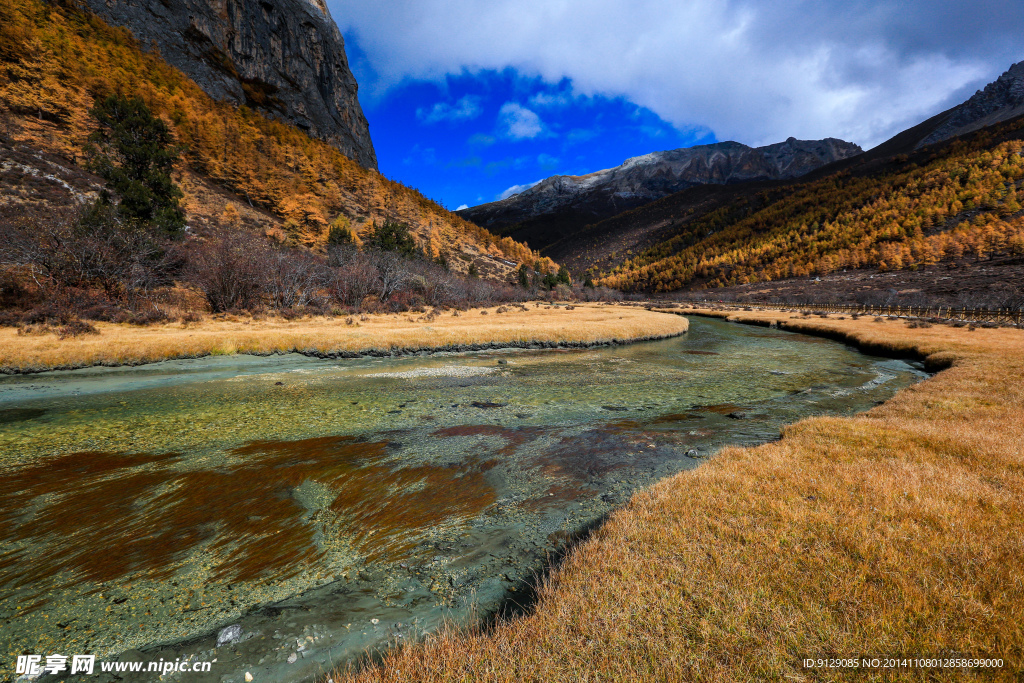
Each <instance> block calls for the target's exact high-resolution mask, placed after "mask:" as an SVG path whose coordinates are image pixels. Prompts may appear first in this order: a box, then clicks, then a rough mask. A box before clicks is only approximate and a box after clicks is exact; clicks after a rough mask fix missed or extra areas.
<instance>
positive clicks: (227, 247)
mask: <svg viewBox="0 0 1024 683" xmlns="http://www.w3.org/2000/svg"><path fill="white" fill-rule="evenodd" d="M269 249H270V246H269V245H268V244H267V243H266V241H265V240H261V239H259V238H257V237H255V236H254V235H250V234H248V233H244V232H225V233H222V234H220V235H218V236H216V237H215V238H213V239H211V240H209V241H207V242H204V243H200V244H196V245H193V249H192V250H191V252H190V254H189V257H190V258H189V271H188V276H189V279H190V280H191V282H193V283H195V284H196V285H197V286H198V287H199V288H200V290H202V292H203V294H204V295H205V296H206V300H207V302H208V303H209V304H210V310H212V311H213V312H214V313H220V312H223V311H229V310H232V309H243V310H255V309H258V308H259V307H260V305H261V304H262V299H263V294H264V292H265V289H266V285H265V282H266V281H265V267H266V264H267V261H268V256H270V255H269V254H268V250H269Z"/></svg>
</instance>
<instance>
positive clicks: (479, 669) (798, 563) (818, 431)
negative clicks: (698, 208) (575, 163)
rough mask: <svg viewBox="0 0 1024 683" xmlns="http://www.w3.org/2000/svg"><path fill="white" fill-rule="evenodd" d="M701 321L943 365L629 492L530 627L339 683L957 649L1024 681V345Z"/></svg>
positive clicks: (565, 570)
mask: <svg viewBox="0 0 1024 683" xmlns="http://www.w3.org/2000/svg"><path fill="white" fill-rule="evenodd" d="M702 313H705V314H710V315H718V316H720V317H729V318H731V319H736V320H741V321H746V322H757V323H760V324H768V323H770V322H776V323H777V324H779V325H780V326H781V327H785V328H787V329H791V330H797V331H802V332H808V333H812V334H824V335H829V336H833V337H839V338H844V339H846V340H848V341H850V342H852V343H856V344H860V345H862V346H864V347H870V348H871V349H873V350H875V351H876V352H877V351H885V352H887V353H891V354H898V355H904V354H907V355H914V356H918V357H924V358H927V359H928V361H929V362H930V363H932V364H933V365H935V366H937V367H947V368H948V369H946V370H944V371H942V372H940V373H939V374H937V375H935V376H934V377H932V378H930V379H928V380H927V381H925V382H922V383H920V384H917V385H915V386H913V387H910V388H908V389H906V390H904V391H902V392H900V393H899V394H897V395H896V396H895V397H894V398H893V399H892V400H890V401H888V402H886V403H885V404H883V405H880V406H878V407H876V408H875V409H873V410H871V411H869V412H867V413H864V414H862V415H859V416H856V417H851V418H839V417H815V418H811V419H807V420H804V421H801V422H799V423H797V424H794V425H792V426H789V427H786V428H785V430H784V432H783V438H782V439H781V440H780V441H777V442H774V443H770V444H766V445H763V446H760V447H757V448H727V449H724V450H723V451H722V452H721V453H719V454H718V455H717V456H716V457H714V458H713V459H711V460H710V461H709V462H708V463H706V464H705V465H704V466H702V467H700V468H698V469H697V470H694V471H691V472H686V473H683V474H680V475H677V476H675V477H672V478H669V479H667V480H664V481H662V482H660V483H659V484H657V485H655V486H654V487H652V488H651V489H649V490H647V491H644V492H642V493H639V494H637V495H635V496H634V497H633V499H632V500H631V501H630V502H629V504H628V505H627V506H625V507H624V508H623V509H621V510H619V511H617V512H616V513H615V514H613V515H612V516H611V518H610V519H609V520H608V521H607V523H606V524H604V525H603V526H602V528H601V529H600V530H599V531H597V532H596V533H595V534H594V535H593V536H592V537H591V538H590V539H589V540H587V541H586V542H584V543H582V544H581V545H579V546H577V547H576V548H575V549H574V551H573V552H572V553H571V554H570V555H569V556H568V558H567V559H566V560H565V562H564V563H563V564H562V565H561V566H560V567H559V568H558V569H557V570H556V571H555V572H554V573H553V575H552V576H551V577H550V579H549V580H548V581H546V583H545V584H544V585H543V586H542V587H541V590H540V597H539V601H538V604H537V606H536V609H535V611H533V612H532V613H531V614H530V615H529V616H526V617H523V618H519V619H514V620H510V621H506V622H503V623H500V624H498V625H497V626H495V627H494V628H493V629H492V630H490V631H488V632H486V633H484V632H476V633H468V634H466V633H458V632H455V631H450V632H445V633H440V634H434V635H432V636H430V637H429V638H428V639H427V640H426V641H425V642H424V643H422V644H420V645H416V646H411V647H406V648H402V649H399V650H396V651H394V652H392V653H390V654H388V655H387V656H385V657H384V658H383V660H382V662H381V663H379V664H377V665H374V666H372V667H370V668H367V669H365V670H363V671H361V672H357V673H345V672H335V673H334V674H333V678H334V681H346V682H347V683H356V682H360V683H361V682H366V681H510V682H512V681H515V682H516V683H519V682H521V681H624V680H632V681H690V680H700V681H753V680H794V681H803V680H846V679H848V678H850V676H849V675H847V674H843V673H841V672H838V671H828V670H807V669H804V668H803V667H802V666H801V664H800V660H801V658H803V657H806V656H839V657H847V656H855V655H872V656H879V657H881V656H884V655H887V654H889V655H895V654H902V655H906V656H912V655H917V656H921V655H936V654H940V653H951V652H955V653H964V654H967V655H974V656H979V655H993V656H997V657H1002V658H1003V659H1004V662H1005V666H1004V668H1003V669H1001V670H999V671H997V672H995V673H994V674H992V675H990V676H989V675H986V676H984V677H982V678H981V679H982V680H1021V677H1022V676H1024V541H1022V539H1024V382H1021V377H1022V376H1024V333H1022V332H1021V331H1020V330H1012V329H977V330H973V331H969V330H967V329H963V328H961V329H956V328H951V327H938V326H936V327H932V328H928V329H910V328H908V327H907V326H906V325H905V324H904V323H903V322H900V321H885V322H873V321H872V320H871V319H865V318H861V319H859V320H849V319H847V320H840V319H835V318H833V319H818V318H810V319H801V318H800V317H799V316H797V315H790V314H788V313H778V312H771V313H759V312H749V313H717V312H712V311H702ZM967 677H968V676H967V675H966V674H964V673H963V672H960V671H945V672H936V671H931V672H927V673H925V672H922V671H909V670H903V671H896V672H879V671H875V672H873V673H866V674H865V673H864V672H861V673H860V674H856V675H854V678H856V680H865V681H870V680H915V681H916V680H929V681H932V680H963V679H965V678H967ZM971 679H972V680H973V677H971Z"/></svg>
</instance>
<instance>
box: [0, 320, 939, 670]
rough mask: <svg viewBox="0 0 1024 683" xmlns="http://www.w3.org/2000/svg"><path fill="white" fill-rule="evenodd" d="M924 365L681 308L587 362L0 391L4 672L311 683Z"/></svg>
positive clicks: (212, 370)
mask: <svg viewBox="0 0 1024 683" xmlns="http://www.w3.org/2000/svg"><path fill="white" fill-rule="evenodd" d="M924 376H925V375H924V373H923V372H922V371H921V369H920V368H919V367H918V366H916V364H909V363H907V362H904V361H896V360H889V359H883V358H877V357H871V356H866V355H863V354H860V353H858V352H857V351H855V350H853V349H851V348H849V347H847V346H844V345H842V344H839V343H836V342H833V341H828V340H824V339H819V338H815V337H809V336H803V335H798V334H793V333H788V332H784V331H778V330H769V329H764V328H756V327H746V326H741V325H734V324H730V323H725V322H721V321H716V320H708V319H701V318H692V319H691V327H690V332H689V333H688V334H687V335H685V336H684V337H681V338H677V339H671V340H665V341H658V342H647V343H642V344H635V345H631V346H620V347H609V348H597V349H590V350H571V351H522V350H517V351H512V350H510V351H502V352H487V353H472V354H451V355H433V356H421V357H411V358H393V359H392V358H388V359H362V360H344V361H324V360H317V359H311V358H306V357H303V356H299V355H287V356H275V357H269V358H257V357H247V356H240V357H218V358H208V359H199V360H187V361H168V362H164V363H156V364H153V365H148V366H143V367H139V368H120V369H88V370H76V371H69V372H54V373H45V374H41V375H33V376H18V377H7V378H2V379H0V472H2V474H0V543H2V548H3V550H2V552H0V657H2V659H0V676H3V675H7V674H9V673H11V672H13V665H14V661H15V658H16V655H17V654H23V653H36V654H43V655H47V654H51V653H60V654H64V655H66V656H68V657H69V661H70V657H71V655H73V654H87V653H92V654H96V655H97V656H98V659H100V660H102V659H113V658H115V657H117V656H120V657H121V659H122V660H133V661H150V660H153V661H155V660H159V659H161V658H162V659H165V660H172V659H179V658H191V659H192V660H194V661H198V660H203V661H213V662H214V663H213V664H212V667H211V671H210V672H209V673H207V674H193V673H188V674H181V675H180V678H181V680H189V681H197V682H203V681H218V682H226V681H235V682H237V683H241V681H242V680H243V677H244V675H245V673H246V672H250V673H251V674H252V676H253V678H254V680H255V681H257V682H258V681H292V680H302V679H306V678H309V677H311V676H313V675H314V674H317V673H320V672H322V671H324V670H329V669H330V668H331V666H332V665H336V664H339V663H342V662H345V661H350V660H351V659H352V658H354V657H356V656H358V655H359V654H360V653H361V652H363V650H364V649H365V648H367V647H384V646H386V645H388V644H389V643H396V642H402V641H403V640H407V639H410V638H415V637H417V636H418V635H420V634H421V633H422V632H423V631H425V630H430V629H432V628H435V627H436V626H437V625H438V623H440V621H441V620H442V619H445V618H447V619H452V620H454V621H456V622H466V621H467V620H470V619H477V618H480V617H481V616H485V615H487V614H490V613H493V612H494V611H495V610H496V609H498V608H499V607H500V606H502V605H506V606H507V605H508V604H510V603H514V602H515V601H516V599H517V596H523V595H526V594H527V593H528V587H529V584H530V581H531V579H532V578H533V577H534V576H535V575H536V574H537V572H540V571H542V570H543V569H544V567H546V566H547V565H548V564H549V562H550V559H551V558H552V557H554V556H556V555H557V553H558V552H559V550H560V549H561V548H562V547H563V545H564V544H565V543H566V541H567V540H568V539H569V538H571V537H572V535H573V534H574V533H576V532H578V531H579V530H581V529H585V528H587V527H589V526H592V525H593V524H594V523H595V522H598V521H599V520H600V519H602V518H603V516H604V515H606V514H607V513H608V512H609V511H610V510H612V509H613V508H615V507H617V506H619V505H621V504H623V503H624V502H625V501H626V500H627V499H628V497H629V496H630V494H631V493H632V492H633V491H635V490H636V489H637V488H640V487H644V486H647V485H649V484H650V483H652V482H654V481H656V480H657V479H660V478H662V477H665V476H667V475H670V474H673V473H675V472H678V471H680V470H684V469H689V468H693V467H696V466H698V465H699V464H700V463H701V462H702V460H703V459H704V458H706V457H708V456H711V455H713V453H714V452H715V451H716V450H717V449H718V448H719V447H720V446H722V445H724V444H753V443H760V442H764V441H768V440H771V439H774V438H777V437H778V435H779V429H780V427H781V426H782V425H784V424H787V423H792V422H795V421H797V420H799V419H801V418H803V417H806V416H808V415H815V414H821V413H829V414H852V413H855V412H858V411H863V410H866V409H869V408H871V407H872V406H873V405H875V404H877V403H879V402H881V401H884V400H886V399H887V398H889V397H890V396H892V395H893V394H894V393H895V392H896V391H898V390H899V389H901V388H903V387H906V386H908V385H909V384H911V383H913V382H916V381H918V380H920V379H922V378H923V377H924ZM232 624H240V625H241V636H240V640H237V642H231V643H225V644H222V645H220V646H218V645H217V633H218V631H219V630H220V629H222V628H224V627H225V626H228V625H232ZM214 660H215V661H214ZM120 676H121V677H122V678H124V674H120ZM175 678H176V676H175V675H169V676H165V677H164V680H174V679H175ZM155 679H156V676H155V675H154V674H149V675H148V676H145V675H143V676H140V677H138V678H136V679H133V678H131V677H128V678H126V680H155ZM83 680H84V679H83ZM88 680H93V681H104V680H113V678H105V677H104V676H93V677H89V679H88Z"/></svg>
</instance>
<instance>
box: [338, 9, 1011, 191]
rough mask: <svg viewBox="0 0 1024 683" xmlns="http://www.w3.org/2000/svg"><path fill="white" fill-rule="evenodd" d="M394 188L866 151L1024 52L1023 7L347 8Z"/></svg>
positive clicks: (351, 51) (354, 58)
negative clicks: (756, 148)
mask: <svg viewBox="0 0 1024 683" xmlns="http://www.w3.org/2000/svg"><path fill="white" fill-rule="evenodd" d="M328 4H329V6H330V9H331V13H332V15H333V17H334V19H335V21H336V22H337V23H338V26H339V28H341V30H342V33H343V34H344V35H345V39H346V47H347V50H348V55H349V59H350V61H351V62H352V67H353V71H354V72H355V74H356V78H357V79H358V81H359V83H360V101H361V103H362V105H363V109H364V111H365V112H366V115H367V118H368V119H369V120H370V133H371V135H372V137H373V141H374V145H375V147H376V149H377V155H378V157H379V161H380V169H381V172H383V173H384V174H385V175H387V176H389V177H392V178H395V179H397V180H400V181H402V182H405V183H406V184H409V185H412V186H414V187H417V188H419V189H420V190H422V191H423V192H424V193H425V194H427V195H428V196H430V197H432V198H434V199H437V200H439V201H441V202H442V203H444V204H445V205H446V206H448V207H449V208H453V209H454V208H457V207H458V206H460V205H463V204H468V205H470V206H472V205H475V204H479V203H482V202H487V201H492V200H494V199H496V198H499V197H501V196H503V195H507V194H509V193H511V192H514V191H516V189H518V188H520V187H522V186H525V185H528V184H529V183H532V182H535V181H537V180H539V179H541V178H545V177H547V176H550V175H554V174H580V173H586V172H590V171H595V170H598V169H601V168H607V167H610V166H616V165H618V164H619V163H621V162H622V161H624V160H625V159H626V158H628V157H630V156H636V155H639V154H645V153H647V152H651V151H655V150H661V149H674V148H677V147H685V146H690V145H694V144H702V143H708V142H715V141H720V140H736V141H738V142H742V143H745V144H749V145H763V144H770V143H772V142H778V141H780V140H784V139H786V138H787V137H790V136H795V137H797V138H801V139H817V138H823V137H838V138H842V139H845V140H850V141H852V142H856V143H858V144H860V145H861V146H862V147H864V148H865V149H867V148H870V147H871V146H873V145H876V144H878V143H880V142H882V141H884V140H885V139H887V138H888V137H890V136H891V135H893V134H895V133H897V132H899V131H900V130H903V129H904V128H906V127H908V126H910V125H913V124H915V123H918V122H920V121H922V120H923V119H925V118H928V117H929V116H932V115H934V114H936V113H938V112H940V111H942V110H943V109H946V108H948V107H950V106H953V105H954V104H957V103H959V102H961V101H962V100H964V99H966V98H967V97H969V96H970V95H971V94H972V93H973V92H974V91H975V90H976V89H978V88H981V87H983V86H984V85H985V84H986V83H988V82H989V81H992V80H994V79H995V78H996V77H998V76H999V74H1000V73H1002V72H1003V71H1005V70H1006V68H1008V67H1009V66H1010V64H1011V63H1013V62H1016V61H1020V60H1022V59H1024V2H1021V0H971V1H970V2H965V1H964V0H899V1H895V0H888V1H882V0H771V1H770V2H769V1H766V0H747V1H741V0H629V1H626V0H517V1H515V2H513V1H511V0H374V1H373V2H366V0H328Z"/></svg>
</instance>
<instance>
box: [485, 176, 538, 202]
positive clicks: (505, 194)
mask: <svg viewBox="0 0 1024 683" xmlns="http://www.w3.org/2000/svg"><path fill="white" fill-rule="evenodd" d="M541 180H543V178H541ZM541 180H534V181H533V182H532V183H526V184H525V185H513V186H512V187H510V188H508V189H507V190H505V191H504V192H502V193H501V194H499V195H498V196H497V197H495V199H497V200H501V199H508V198H509V197H511V196H512V195H514V194H519V193H520V192H523V191H524V190H529V189H530V188H531V187H533V186H534V185H536V184H537V183H539V182H541Z"/></svg>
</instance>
